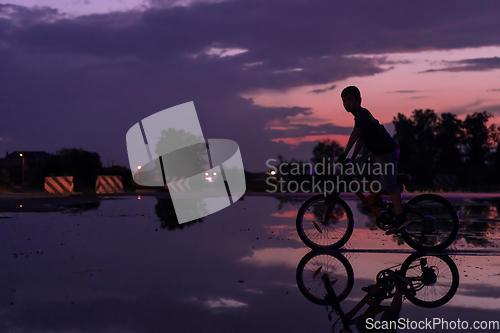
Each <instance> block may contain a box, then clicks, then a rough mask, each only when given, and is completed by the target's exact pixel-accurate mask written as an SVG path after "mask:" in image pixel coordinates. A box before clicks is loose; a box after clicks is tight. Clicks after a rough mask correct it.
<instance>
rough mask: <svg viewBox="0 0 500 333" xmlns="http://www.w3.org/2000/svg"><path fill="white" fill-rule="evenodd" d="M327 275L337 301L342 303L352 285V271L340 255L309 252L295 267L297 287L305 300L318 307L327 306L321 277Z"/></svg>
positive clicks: (347, 262)
mask: <svg viewBox="0 0 500 333" xmlns="http://www.w3.org/2000/svg"><path fill="white" fill-rule="evenodd" d="M323 274H328V278H329V279H330V281H332V285H331V286H332V288H333V290H334V291H335V295H336V296H337V300H338V301H339V302H341V301H343V300H344V299H345V298H346V297H347V295H349V293H350V292H351V290H352V287H353V285H354V271H353V270H352V266H351V264H350V263H349V260H347V259H346V257H344V256H343V255H342V254H340V253H319V252H314V251H311V252H309V253H308V254H306V255H305V256H304V257H303V258H302V259H301V260H300V262H299V264H298V265H297V274H296V279H297V286H298V287H299V290H300V292H301V293H302V295H304V297H305V298H307V299H308V300H310V301H311V302H313V303H315V304H319V305H327V302H326V301H325V295H326V294H327V291H326V289H325V285H324V284H323V280H322V279H321V277H322V276H323Z"/></svg>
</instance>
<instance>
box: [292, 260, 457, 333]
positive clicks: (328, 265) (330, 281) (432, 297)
mask: <svg viewBox="0 0 500 333" xmlns="http://www.w3.org/2000/svg"><path fill="white" fill-rule="evenodd" d="M397 266H399V265H396V266H393V267H390V268H387V269H384V270H382V271H380V272H379V273H378V274H377V278H376V284H375V285H370V286H367V287H364V288H362V289H363V291H366V292H367V295H366V296H365V297H364V298H363V299H362V300H361V301H360V302H359V303H358V304H357V305H356V306H355V307H354V308H353V309H352V310H351V311H349V312H347V313H344V311H343V310H342V308H341V306H340V302H341V301H343V300H344V299H345V298H346V297H347V296H348V295H349V293H350V292H351V290H352V287H353V285H354V272H353V270H352V267H351V265H350V263H349V261H348V260H347V259H346V258H345V257H344V256H343V255H342V254H340V253H335V252H330V253H316V252H309V253H308V254H306V255H305V256H304V258H302V260H301V261H300V262H299V264H298V266H297V273H296V274H297V275H296V278H297V285H298V287H299V289H300V291H301V293H302V294H303V295H304V296H305V297H306V298H307V299H308V300H310V301H311V302H313V303H316V304H319V305H326V306H330V307H331V309H332V310H331V312H330V314H329V319H330V320H331V314H332V313H333V312H335V313H336V314H337V315H338V316H339V319H337V321H336V322H335V324H334V326H333V328H332V332H334V328H335V326H336V325H337V323H338V322H339V320H340V321H341V322H342V329H341V330H340V332H351V329H350V328H349V326H351V325H356V326H358V328H360V324H361V323H362V324H363V325H364V324H365V320H366V319H367V318H373V317H374V316H375V315H376V314H378V313H380V312H383V314H382V320H395V321H396V320H397V318H399V311H400V310H401V305H402V301H403V297H404V298H406V299H408V300H409V301H410V302H412V303H413V304H415V305H417V306H420V307H425V308H435V307H439V306H442V305H444V304H446V303H447V302H448V301H450V300H451V299H452V298H453V296H454V295H455V293H456V291H457V289H458V282H459V275H458V269H457V267H456V265H455V263H454V262H453V260H452V259H451V258H450V257H448V256H446V255H424V254H412V255H410V256H409V257H408V258H406V260H405V261H404V262H403V264H402V265H401V267H400V269H399V270H398V269H396V270H393V268H394V267H397ZM387 299H392V303H391V305H390V306H387V305H385V306H383V305H381V304H380V303H381V302H382V301H384V300H387ZM365 304H368V305H369V307H368V309H367V310H366V311H365V313H363V314H361V315H358V316H357V317H355V316H356V314H357V313H358V312H359V310H361V308H362V307H363V306H364V305H365ZM384 316H385V319H384Z"/></svg>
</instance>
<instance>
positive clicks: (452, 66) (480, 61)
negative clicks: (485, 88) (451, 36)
mask: <svg viewBox="0 0 500 333" xmlns="http://www.w3.org/2000/svg"><path fill="white" fill-rule="evenodd" d="M444 63H445V64H446V66H447V67H446V68H440V69H429V70H427V71H423V72H421V73H433V72H464V71H489V70H493V69H498V68H500V58H499V57H491V58H475V59H465V60H459V61H447V62H444Z"/></svg>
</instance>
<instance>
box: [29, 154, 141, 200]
mask: <svg viewBox="0 0 500 333" xmlns="http://www.w3.org/2000/svg"><path fill="white" fill-rule="evenodd" d="M33 173H34V174H33V175H32V177H31V182H30V184H27V185H28V186H31V187H38V188H43V187H44V182H45V177H51V176H73V184H74V190H75V191H77V192H84V193H93V192H94V190H95V183H96V180H97V176H100V175H119V176H122V182H123V186H124V188H129V187H131V181H132V174H131V172H130V169H129V168H127V167H124V166H119V165H113V166H110V167H103V165H102V162H101V157H100V156H99V154H98V153H95V152H89V151H86V150H83V149H77V148H64V149H61V150H59V151H57V152H56V153H55V154H50V155H49V156H48V157H47V158H45V159H44V160H43V161H41V162H40V164H39V165H38V166H36V167H35V168H34V170H33Z"/></svg>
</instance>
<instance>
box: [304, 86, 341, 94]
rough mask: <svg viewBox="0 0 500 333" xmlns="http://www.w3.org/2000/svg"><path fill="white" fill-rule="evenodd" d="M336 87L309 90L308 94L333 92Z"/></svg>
mask: <svg viewBox="0 0 500 333" xmlns="http://www.w3.org/2000/svg"><path fill="white" fill-rule="evenodd" d="M336 87H337V85H335V84H334V85H331V86H329V87H327V88H324V89H314V90H311V91H310V93H313V94H321V93H324V92H327V91H330V90H333V89H335V88H336Z"/></svg>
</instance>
